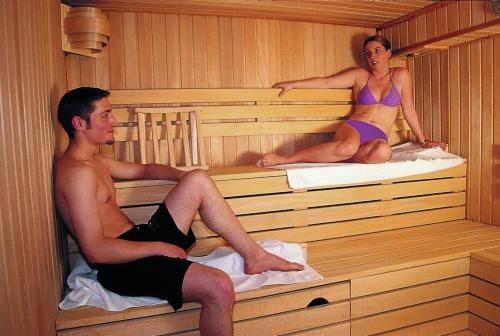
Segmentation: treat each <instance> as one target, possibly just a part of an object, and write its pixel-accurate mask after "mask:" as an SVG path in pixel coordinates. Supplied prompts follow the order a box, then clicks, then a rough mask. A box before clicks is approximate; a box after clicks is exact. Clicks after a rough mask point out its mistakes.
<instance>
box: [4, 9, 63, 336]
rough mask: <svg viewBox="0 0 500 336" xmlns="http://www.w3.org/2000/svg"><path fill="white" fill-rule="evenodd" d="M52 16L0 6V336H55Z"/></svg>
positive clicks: (56, 30) (58, 84)
mask: <svg viewBox="0 0 500 336" xmlns="http://www.w3.org/2000/svg"><path fill="white" fill-rule="evenodd" d="M59 12H60V2H59V1H55V0H43V1H35V0H28V1H3V2H2V5H1V6H0V40H1V41H2V44H1V47H0V48H1V50H0V78H1V80H0V92H1V98H0V142H1V143H2V149H1V153H2V162H1V168H0V172H1V173H0V188H1V190H2V193H1V196H0V200H1V205H2V206H1V209H0V255H1V258H0V269H1V271H0V273H1V274H0V297H1V298H2V299H1V305H0V334H1V335H16V336H17V335H19V336H24V335H26V336H29V335H54V334H55V327H54V323H55V317H56V313H57V304H58V302H59V299H60V294H61V291H62V289H61V287H62V279H61V266H60V264H59V257H60V256H59V254H58V246H57V229H56V224H55V221H54V213H53V198H52V190H51V180H52V177H51V175H52V158H53V150H54V141H53V137H54V131H53V126H52V122H51V106H52V107H54V105H53V102H57V100H58V99H59V95H60V94H61V92H64V91H65V89H66V83H65V72H64V57H63V53H62V51H61V40H60V19H59ZM51 104H52V105H51Z"/></svg>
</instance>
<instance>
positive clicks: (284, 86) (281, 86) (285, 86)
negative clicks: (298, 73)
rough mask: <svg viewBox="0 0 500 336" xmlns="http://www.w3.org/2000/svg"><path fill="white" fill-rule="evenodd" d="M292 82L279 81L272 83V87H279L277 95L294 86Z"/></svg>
mask: <svg viewBox="0 0 500 336" xmlns="http://www.w3.org/2000/svg"><path fill="white" fill-rule="evenodd" d="M293 83H294V82H281V83H276V84H274V85H273V89H281V92H280V93H279V94H278V97H281V96H283V95H284V94H285V93H287V92H288V91H290V90H291V89H293V88H294V86H293Z"/></svg>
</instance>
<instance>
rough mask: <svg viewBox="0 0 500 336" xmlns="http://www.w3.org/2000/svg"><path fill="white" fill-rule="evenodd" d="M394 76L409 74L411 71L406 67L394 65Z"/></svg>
mask: <svg viewBox="0 0 500 336" xmlns="http://www.w3.org/2000/svg"><path fill="white" fill-rule="evenodd" d="M391 70H392V76H393V77H394V76H408V75H409V74H410V72H409V71H408V69H407V68H404V67H392V68H391Z"/></svg>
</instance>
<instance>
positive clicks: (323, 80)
mask: <svg viewBox="0 0 500 336" xmlns="http://www.w3.org/2000/svg"><path fill="white" fill-rule="evenodd" d="M365 73H366V70H364V69H360V68H356V69H349V70H346V71H342V72H340V73H338V74H335V75H332V76H329V77H313V78H307V79H302V80H295V81H288V82H281V83H276V84H274V85H273V88H275V89H281V92H280V94H279V96H280V97H281V96H282V95H284V94H285V93H286V92H288V91H290V90H291V89H346V88H351V87H353V86H354V84H355V83H356V79H357V78H359V77H360V76H362V75H363V74H365Z"/></svg>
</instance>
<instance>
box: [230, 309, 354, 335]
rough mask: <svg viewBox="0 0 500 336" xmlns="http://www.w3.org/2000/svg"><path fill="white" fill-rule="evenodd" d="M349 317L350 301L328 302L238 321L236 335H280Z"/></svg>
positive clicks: (344, 319) (235, 327)
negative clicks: (314, 306)
mask: <svg viewBox="0 0 500 336" xmlns="http://www.w3.org/2000/svg"><path fill="white" fill-rule="evenodd" d="M348 319H349V302H343V303H336V304H327V305H324V306H319V307H316V308H309V309H303V310H298V311H293V312H289V313H283V314H277V315H272V316H266V317H263V318H260V319H254V320H247V321H241V322H236V323H235V324H234V334H235V335H241V336H245V335H252V336H253V335H259V334H260V335H264V334H272V335H278V334H283V333H287V332H293V331H297V330H301V329H302V330H304V329H310V328H314V327H319V326H322V325H325V324H331V323H335V322H340V321H346V320H348Z"/></svg>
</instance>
